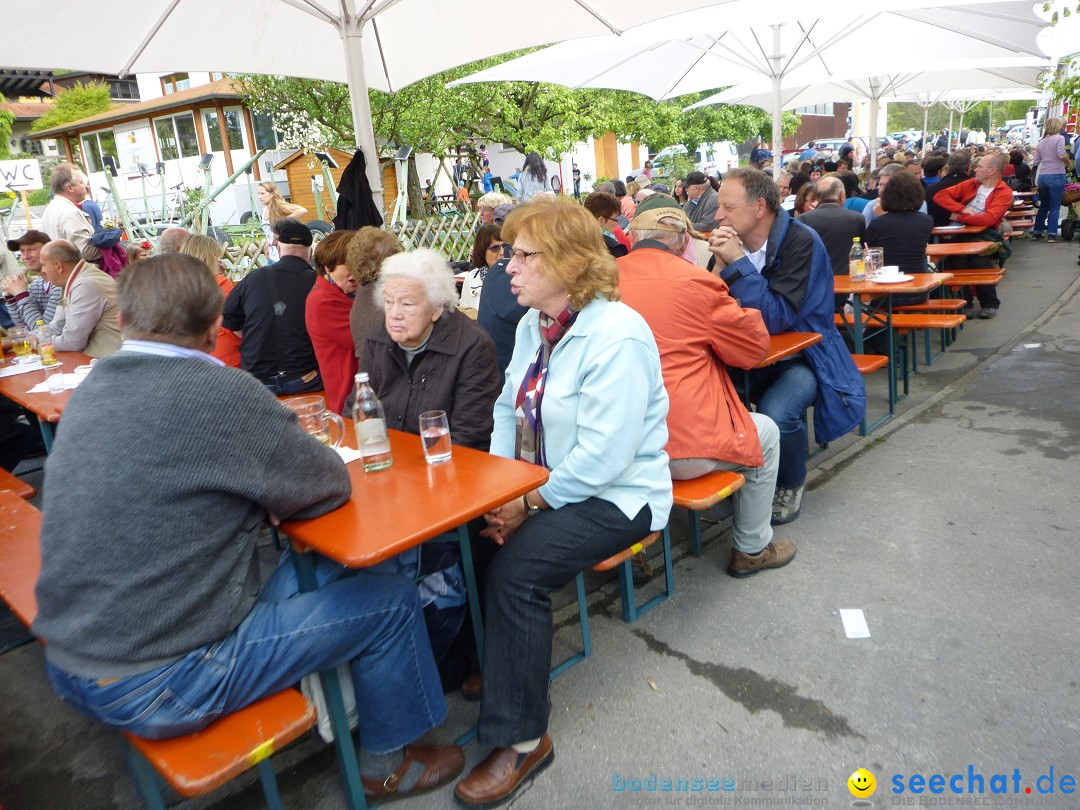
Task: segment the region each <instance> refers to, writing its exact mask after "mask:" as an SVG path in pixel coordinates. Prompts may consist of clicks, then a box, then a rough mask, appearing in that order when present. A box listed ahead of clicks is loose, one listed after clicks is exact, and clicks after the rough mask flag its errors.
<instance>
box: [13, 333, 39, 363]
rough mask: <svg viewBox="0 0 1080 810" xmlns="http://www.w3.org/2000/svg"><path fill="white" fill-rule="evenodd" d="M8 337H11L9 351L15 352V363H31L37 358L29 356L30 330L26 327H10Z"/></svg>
mask: <svg viewBox="0 0 1080 810" xmlns="http://www.w3.org/2000/svg"><path fill="white" fill-rule="evenodd" d="M8 337H9V338H11V351H12V352H13V353H14V354H15V362H16V363H32V362H34V360H36V359H37V358H35V357H31V356H30V351H31V346H30V331H29V330H28V329H27V328H26V327H24V326H13V327H11V329H9V330H8Z"/></svg>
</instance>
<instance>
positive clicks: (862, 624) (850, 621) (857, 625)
mask: <svg viewBox="0 0 1080 810" xmlns="http://www.w3.org/2000/svg"><path fill="white" fill-rule="evenodd" d="M840 621H842V622H843V623H844V632H845V633H847V637H848V638H870V628H869V627H867V626H866V616H864V615H863V612H862V611H861V610H859V609H858V608H840Z"/></svg>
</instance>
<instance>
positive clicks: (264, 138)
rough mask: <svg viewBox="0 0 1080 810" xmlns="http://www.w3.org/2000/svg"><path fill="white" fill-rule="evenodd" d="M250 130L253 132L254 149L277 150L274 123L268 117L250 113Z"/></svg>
mask: <svg viewBox="0 0 1080 810" xmlns="http://www.w3.org/2000/svg"><path fill="white" fill-rule="evenodd" d="M251 123H252V129H254V130H255V148H256V149H277V148H278V133H277V131H276V130H275V129H274V122H273V120H272V119H271V118H270V116H269V115H263V114H262V113H252V115H251Z"/></svg>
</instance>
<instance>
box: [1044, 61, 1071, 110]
mask: <svg viewBox="0 0 1080 810" xmlns="http://www.w3.org/2000/svg"><path fill="white" fill-rule="evenodd" d="M1070 73H1071V74H1072V75H1069V74H1070ZM1043 87H1044V88H1045V89H1046V90H1049V91H1050V93H1051V94H1052V95H1053V97H1054V99H1055V100H1057V101H1065V102H1068V104H1069V109H1074V108H1076V107H1077V106H1080V64H1078V63H1077V62H1071V63H1066V62H1065V61H1064V60H1062V62H1061V63H1060V64H1059V65H1058V66H1057V69H1056V70H1054V72H1053V73H1052V74H1050V75H1048V76H1047V77H1046V78H1045V79H1044V81H1043Z"/></svg>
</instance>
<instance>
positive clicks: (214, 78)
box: [210, 73, 225, 82]
mask: <svg viewBox="0 0 1080 810" xmlns="http://www.w3.org/2000/svg"><path fill="white" fill-rule="evenodd" d="M224 78H225V74H224V73H211V74H210V81H212V82H219V81H221V80H222V79H224Z"/></svg>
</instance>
